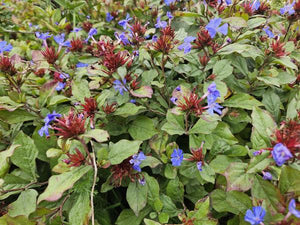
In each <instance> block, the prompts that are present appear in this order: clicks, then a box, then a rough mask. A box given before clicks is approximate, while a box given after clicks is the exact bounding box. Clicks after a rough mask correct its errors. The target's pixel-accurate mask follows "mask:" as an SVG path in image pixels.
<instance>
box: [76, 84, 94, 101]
mask: <svg viewBox="0 0 300 225" xmlns="http://www.w3.org/2000/svg"><path fill="white" fill-rule="evenodd" d="M72 95H73V97H74V98H75V99H76V100H77V101H80V102H84V98H89V97H90V96H91V93H90V89H89V83H88V81H87V80H80V81H73V83H72Z"/></svg>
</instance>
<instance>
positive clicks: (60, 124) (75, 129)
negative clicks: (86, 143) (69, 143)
mask: <svg viewBox="0 0 300 225" xmlns="http://www.w3.org/2000/svg"><path fill="white" fill-rule="evenodd" d="M84 123H85V118H84V116H83V115H82V114H77V113H74V110H71V111H70V112H69V114H68V115H65V116H64V117H61V118H58V119H56V123H55V124H54V125H53V126H52V127H53V129H54V130H57V131H58V132H57V133H56V134H55V135H56V136H62V137H63V138H64V139H68V138H76V137H77V136H78V135H80V134H83V133H84V132H85V128H84Z"/></svg>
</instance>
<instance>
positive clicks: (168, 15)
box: [167, 12, 173, 20]
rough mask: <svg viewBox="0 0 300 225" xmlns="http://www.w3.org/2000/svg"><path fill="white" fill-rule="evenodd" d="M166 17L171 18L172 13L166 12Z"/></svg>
mask: <svg viewBox="0 0 300 225" xmlns="http://www.w3.org/2000/svg"><path fill="white" fill-rule="evenodd" d="M167 17H168V18H169V19H170V20H171V19H173V16H172V13H171V12H167Z"/></svg>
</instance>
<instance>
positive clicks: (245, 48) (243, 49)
mask: <svg viewBox="0 0 300 225" xmlns="http://www.w3.org/2000/svg"><path fill="white" fill-rule="evenodd" d="M232 53H239V54H241V55H242V56H243V57H245V58H247V57H251V58H252V59H254V60H255V59H256V57H258V56H263V55H264V54H263V52H262V51H261V50H260V49H259V48H258V47H256V46H254V45H248V44H239V43H234V44H230V45H227V46H225V47H224V48H221V49H220V50H219V51H218V53H217V54H218V55H230V54H232Z"/></svg>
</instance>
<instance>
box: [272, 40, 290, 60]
mask: <svg viewBox="0 0 300 225" xmlns="http://www.w3.org/2000/svg"><path fill="white" fill-rule="evenodd" d="M283 46H284V43H281V42H280V40H277V41H273V42H272V44H271V47H272V49H273V52H274V54H275V56H276V57H282V56H285V55H286V53H285V49H284V48H283Z"/></svg>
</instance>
